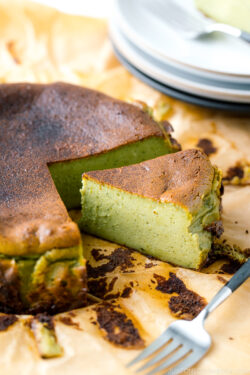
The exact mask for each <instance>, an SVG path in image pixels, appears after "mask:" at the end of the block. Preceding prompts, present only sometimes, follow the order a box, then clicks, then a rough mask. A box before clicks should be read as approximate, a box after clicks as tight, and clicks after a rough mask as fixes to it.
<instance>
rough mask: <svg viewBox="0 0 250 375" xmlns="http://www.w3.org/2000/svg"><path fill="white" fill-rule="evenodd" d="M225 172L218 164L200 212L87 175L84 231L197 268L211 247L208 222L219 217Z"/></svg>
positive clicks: (84, 193) (84, 188) (84, 178)
mask: <svg viewBox="0 0 250 375" xmlns="http://www.w3.org/2000/svg"><path fill="white" fill-rule="evenodd" d="M220 183H221V175H220V173H219V172H218V170H217V169H216V168H215V171H214V179H213V183H212V187H211V191H210V192H209V194H207V195H205V196H204V197H203V198H202V204H201V206H200V208H199V210H198V211H197V212H190V211H189V210H188V209H187V208H186V207H183V206H181V205H178V204H174V203H169V202H164V201H159V200H154V199H150V198H145V197H144V196H139V195H136V194H133V193H130V192H128V191H124V190H122V189H118V188H115V187H113V186H111V185H109V184H104V183H99V182H98V181H97V180H96V179H91V178H89V177H88V178H86V177H83V187H82V190H81V194H82V219H81V221H80V227H81V229H82V230H83V231H86V232H88V233H91V234H94V235H97V236H98V237H101V238H105V239H107V240H110V241H114V242H116V243H119V244H122V245H126V246H128V247H131V248H133V249H137V250H139V251H141V252H144V253H146V254H149V255H152V256H154V257H156V258H159V259H161V260H164V261H167V262H170V263H173V264H176V265H179V266H183V267H188V268H193V269H198V268H200V267H201V265H202V264H203V262H204V261H205V260H206V258H207V255H208V252H209V251H210V249H211V243H212V235H211V233H209V232H208V231H207V230H205V227H206V226H207V225H209V224H211V223H212V222H214V221H216V220H218V219H219V217H220V214H219V205H220V200H219V192H218V189H219V186H220Z"/></svg>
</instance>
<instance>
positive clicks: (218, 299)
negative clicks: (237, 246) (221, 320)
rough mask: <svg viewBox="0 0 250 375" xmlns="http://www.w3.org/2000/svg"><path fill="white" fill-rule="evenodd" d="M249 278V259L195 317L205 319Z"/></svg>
mask: <svg viewBox="0 0 250 375" xmlns="http://www.w3.org/2000/svg"><path fill="white" fill-rule="evenodd" d="M249 276H250V258H249V259H248V260H247V261H246V262H245V263H244V264H243V265H242V266H241V267H240V269H239V270H238V271H237V272H236V273H235V274H234V276H233V277H232V278H231V279H230V280H229V281H228V282H227V283H226V285H224V286H223V288H221V289H220V290H219V291H218V293H217V294H216V295H215V296H214V297H213V298H212V300H211V301H210V302H209V304H208V305H207V306H206V307H205V308H204V309H203V310H202V311H201V312H200V314H199V315H198V316H197V318H198V319H200V318H202V320H204V319H206V318H207V316H208V315H209V314H210V313H211V312H212V311H213V310H214V309H215V308H216V307H218V306H219V305H220V304H221V303H222V302H223V301H225V299H227V298H228V297H229V296H230V295H231V294H232V293H233V292H234V291H235V290H236V289H237V288H239V286H240V285H241V284H242V283H243V282H244V281H245V280H247V279H248V277H249Z"/></svg>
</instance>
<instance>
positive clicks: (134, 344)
mask: <svg viewBox="0 0 250 375" xmlns="http://www.w3.org/2000/svg"><path fill="white" fill-rule="evenodd" d="M94 310H95V311H96V316H97V323H98V325H99V327H100V328H101V329H102V330H103V331H104V334H105V336H104V337H105V339H106V340H108V341H109V342H111V343H112V344H114V345H117V346H120V347H122V348H127V349H129V348H131V349H139V348H143V346H144V341H143V339H142V338H141V336H140V334H139V331H138V329H137V328H136V327H135V326H134V323H133V322H132V320H131V319H130V318H128V317H127V315H126V314H125V313H124V312H123V311H122V310H121V308H120V306H119V305H116V306H115V305H112V304H111V303H108V302H103V303H100V304H98V305H97V306H96V307H95V309H94Z"/></svg>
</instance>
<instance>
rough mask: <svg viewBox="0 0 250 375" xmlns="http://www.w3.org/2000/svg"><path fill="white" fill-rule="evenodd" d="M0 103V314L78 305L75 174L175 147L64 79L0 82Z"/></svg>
mask: <svg viewBox="0 0 250 375" xmlns="http://www.w3.org/2000/svg"><path fill="white" fill-rule="evenodd" d="M0 108H1V111H0V174H1V178H0V312H7V313H18V314H21V313H38V312H43V311H46V312H48V313H56V312H60V311H64V310H68V309H73V308H77V307H81V306H83V305H84V304H85V303H86V285H87V283H86V267H85V263H86V262H85V259H84V258H83V252H82V244H81V236H80V231H79V228H78V226H77V224H76V223H74V222H73V221H72V220H71V219H70V217H69V215H68V212H67V209H69V208H74V207H77V206H80V192H79V189H80V187H81V175H82V173H83V172H85V171H90V170H93V169H94V170H96V169H103V168H113V167H119V166H122V165H127V164H132V163H138V162H141V161H142V160H146V159H149V158H153V157H156V156H159V155H162V154H166V153H169V152H174V151H176V150H177V149H178V146H176V144H175V142H173V141H172V139H171V137H170V136H169V135H168V134H167V131H166V128H164V127H163V126H162V127H161V126H159V124H158V123H156V122H155V121H154V120H153V119H152V118H151V117H150V116H149V115H148V113H146V112H145V111H143V110H140V109H139V108H138V107H136V106H134V105H131V104H128V103H125V102H122V101H120V100H115V99H113V98H111V97H108V96H106V95H104V94H102V93H99V92H96V91H93V90H89V89H86V88H83V87H78V86H74V85H70V84H66V83H53V84H49V85H41V84H28V83H21V84H3V85H0ZM164 129H165V130H164Z"/></svg>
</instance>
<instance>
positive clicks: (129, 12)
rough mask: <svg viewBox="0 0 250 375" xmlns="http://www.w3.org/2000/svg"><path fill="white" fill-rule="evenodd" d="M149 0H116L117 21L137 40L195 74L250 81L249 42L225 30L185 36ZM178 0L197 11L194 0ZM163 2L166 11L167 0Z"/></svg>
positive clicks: (167, 60) (156, 55) (155, 53)
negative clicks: (153, 9)
mask: <svg viewBox="0 0 250 375" xmlns="http://www.w3.org/2000/svg"><path fill="white" fill-rule="evenodd" d="M147 1H149V0H146V1H145V0H136V1H135V0H126V1H124V0H116V1H115V18H116V21H117V22H118V24H119V26H120V28H121V29H122V31H123V33H124V34H125V35H126V36H127V37H128V38H129V39H130V40H131V41H133V43H134V44H136V45H137V46H140V48H141V49H143V50H144V51H146V52H147V53H150V54H151V55H152V56H154V57H158V58H159V59H161V60H163V61H165V62H167V63H168V64H170V65H172V66H179V68H182V69H183V70H186V71H187V72H190V73H192V74H197V75H202V76H204V77H205V76H206V77H213V78H214V79H217V80H226V81H227V80H228V81H231V82H233V81H238V82H242V83H250V46H249V45H248V44H247V43H245V42H243V41H241V40H238V39H236V38H233V37H231V36H227V35H225V34H222V33H216V34H215V33H214V34H212V35H211V36H210V37H209V38H206V40H184V39H182V38H181V37H180V36H179V35H178V33H176V32H175V31H174V30H173V29H172V28H171V27H168V25H167V24H166V23H164V22H161V21H160V20H159V19H158V18H157V17H156V16H154V15H153V14H152V13H151V12H150V11H149V10H148V9H147ZM152 1H154V0H152ZM175 1H176V2H179V3H180V5H181V6H184V7H186V8H187V10H188V11H189V12H193V13H195V14H197V11H196V10H195V8H194V4H193V0H185V1H183V0H175ZM162 3H163V5H164V4H165V5H164V9H163V12H164V11H166V10H165V9H166V8H165V7H167V0H165V2H162ZM200 17H202V16H200Z"/></svg>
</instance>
